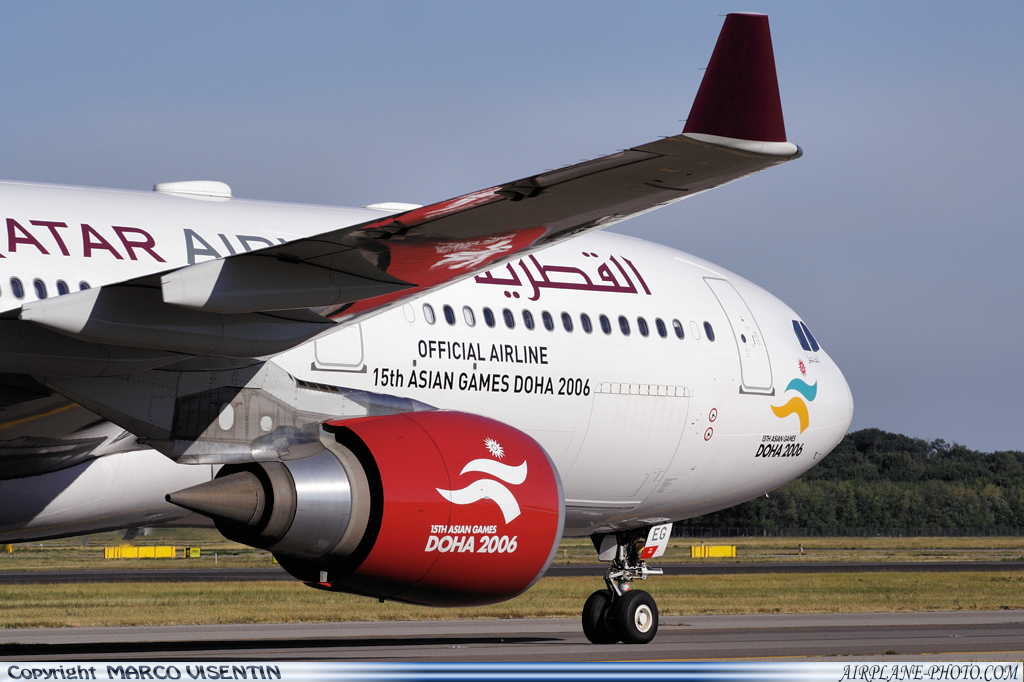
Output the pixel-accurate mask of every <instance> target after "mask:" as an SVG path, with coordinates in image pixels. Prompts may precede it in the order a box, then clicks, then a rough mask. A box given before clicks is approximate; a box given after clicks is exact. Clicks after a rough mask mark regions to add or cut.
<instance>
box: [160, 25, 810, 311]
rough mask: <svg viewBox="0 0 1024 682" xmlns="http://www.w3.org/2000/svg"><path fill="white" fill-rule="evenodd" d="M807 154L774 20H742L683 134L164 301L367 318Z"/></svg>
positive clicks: (255, 267) (240, 265) (285, 251)
mask: <svg viewBox="0 0 1024 682" xmlns="http://www.w3.org/2000/svg"><path fill="white" fill-rule="evenodd" d="M799 154H800V151H799V149H798V148H797V147H796V145H793V144H791V143H789V142H787V141H786V131H785V125H784V123H783V118H782V106H781V102H780V98H779V88H778V81H777V79H776V74H775V60H774V56H773V53H772V45H771V36H770V34H769V28H768V18H767V17H766V16H763V15H746V14H732V15H729V16H728V17H727V19H726V21H725V25H724V27H723V28H722V33H721V35H720V36H719V39H718V44H717V46H716V48H715V51H714V54H713V56H712V58H711V62H710V64H709V67H708V69H707V72H706V73H705V76H704V79H703V82H702V83H701V87H700V90H699V91H698V94H697V97H696V100H695V102H694V105H693V108H692V110H691V111H690V116H689V118H688V119H687V123H686V126H685V128H684V130H683V133H682V134H680V135H675V136H672V137H666V138H663V139H660V140H656V141H654V142H650V143H648V144H644V145H640V146H638V147H633V148H630V149H626V150H624V151H621V152H618V153H615V154H611V155H609V156H604V157H600V158H597V159H593V160H591V161H585V162H583V163H578V164H575V165H572V166H568V167H565V168H561V169H558V170H553V171H549V172H546V173H542V174H540V175H533V176H530V177H527V178H521V179H518V180H514V181H512V182H508V183H505V184H502V185H498V186H496V187H490V188H487V189H483V190H480V191H477V192H473V193H470V194H466V195H463V196H460V197H456V198H454V199H449V200H447V201H442V202H440V203H436V204H432V205H430V206H425V207H422V208H417V209H415V210H412V211H408V212H405V213H401V214H398V215H393V216H389V217H387V218H384V219H382V220H377V221H374V222H370V223H365V224H362V225H356V226H351V227H346V228H343V229H340V230H337V231H334V232H328V233H326V234H321V235H317V236H314V237H310V238H306V239H299V240H297V241H293V242H290V243H287V244H284V245H281V246H275V247H271V248H266V249H262V250H260V251H256V252H251V253H245V254H239V255H236V256H232V257H229V258H225V259H219V260H216V261H208V262H205V263H200V264H197V265H193V266H190V267H188V268H184V269H182V270H178V271H176V272H174V273H171V274H169V275H167V276H165V277H164V278H163V283H162V284H163V299H164V301H166V302H167V303H171V304H175V305H180V306H186V307H189V308H194V309H197V310H206V311H210V312H220V313H248V312H254V311H258V310H265V309H267V308H268V307H271V308H278V309H295V308H320V310H319V311H318V312H319V313H320V314H322V315H325V316H330V317H338V316H340V315H353V314H356V313H364V312H367V311H372V310H375V309H378V308H380V307H381V306H382V305H385V304H387V303H390V302H393V301H396V300H399V299H402V298H406V297H409V296H411V295H414V294H418V293H421V292H422V291H424V290H426V289H430V288H432V287H435V286H438V285H441V284H446V283H448V282H451V281H452V280H454V279H457V278H461V277H463V276H466V275H470V274H473V273H478V272H481V271H484V270H487V269H489V268H491V267H493V266H495V265H496V264H499V263H500V262H502V261H504V260H508V259H509V258H511V257H513V256H518V255H522V254H523V253H524V252H529V251H532V250H537V249H540V248H543V247H545V246H548V245H550V244H552V243H553V242H556V241H558V240H561V239H566V238H569V237H572V236H574V235H577V234H580V233H582V232H585V231H587V230H592V229H596V228H601V227H605V226H608V225H611V224H613V223H616V222H619V221H621V220H624V219H626V218H629V217H632V216H635V215H638V214H640V213H644V212H646V211H649V210H652V209H655V208H658V207H660V206H664V205H666V204H670V203H672V202H675V201H678V200H680V199H683V198H686V197H688V196H691V195H693V194H696V193H698V192H701V191H704V190H707V189H711V188H713V187H717V186H719V185H722V184H725V183H727V182H731V181H733V180H736V179H738V178H741V177H743V176H745V175H749V174H751V173H755V172H757V171H759V170H763V169H765V168H768V167H770V166H774V165H777V164H779V163H783V162H785V161H788V160H790V159H792V158H795V157H796V156H799ZM310 282H319V283H321V284H322V285H321V286H318V287H311V286H310ZM374 287H376V291H373V289H374ZM388 289H390V291H387V290H388ZM381 292H383V293H381ZM373 294H376V295H373Z"/></svg>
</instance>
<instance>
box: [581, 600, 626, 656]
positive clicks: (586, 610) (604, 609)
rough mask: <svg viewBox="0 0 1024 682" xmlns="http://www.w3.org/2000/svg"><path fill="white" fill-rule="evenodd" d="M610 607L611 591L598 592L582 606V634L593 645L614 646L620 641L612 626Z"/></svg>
mask: <svg viewBox="0 0 1024 682" xmlns="http://www.w3.org/2000/svg"><path fill="white" fill-rule="evenodd" d="M611 607H612V592H611V590H598V591H597V592H595V593H594V594H592V595H590V596H589V597H587V601H586V603H585V604H584V605H583V634H584V635H586V636H587V639H589V640H590V641H591V642H593V643H594V644H615V643H616V642H618V641H619V639H620V637H619V634H618V633H617V632H616V631H615V630H614V629H613V626H612V622H613V621H612V618H611V616H612V614H611Z"/></svg>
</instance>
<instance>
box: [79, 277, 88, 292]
mask: <svg viewBox="0 0 1024 682" xmlns="http://www.w3.org/2000/svg"><path fill="white" fill-rule="evenodd" d="M88 288H89V283H88V282H86V281H85V280H82V281H81V282H79V283H78V290H79V291H85V290H86V289H88Z"/></svg>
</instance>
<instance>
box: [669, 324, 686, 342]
mask: <svg viewBox="0 0 1024 682" xmlns="http://www.w3.org/2000/svg"><path fill="white" fill-rule="evenodd" d="M672 331H674V332H675V333H676V338H677V339H681V338H683V337H684V336H686V334H684V333H683V323H682V322H680V321H679V320H672Z"/></svg>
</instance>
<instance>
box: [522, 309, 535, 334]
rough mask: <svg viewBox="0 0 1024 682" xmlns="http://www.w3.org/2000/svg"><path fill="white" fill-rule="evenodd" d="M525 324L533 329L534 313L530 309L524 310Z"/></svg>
mask: <svg viewBox="0 0 1024 682" xmlns="http://www.w3.org/2000/svg"><path fill="white" fill-rule="evenodd" d="M523 325H524V326H525V327H526V328H527V329H533V313H531V312H530V311H529V310H524V311H523Z"/></svg>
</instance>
